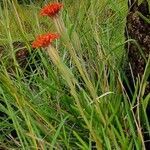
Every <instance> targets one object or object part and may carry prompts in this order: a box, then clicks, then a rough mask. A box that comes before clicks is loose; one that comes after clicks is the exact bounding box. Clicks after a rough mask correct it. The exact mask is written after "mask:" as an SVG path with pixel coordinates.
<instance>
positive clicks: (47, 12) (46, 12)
mask: <svg viewBox="0 0 150 150" xmlns="http://www.w3.org/2000/svg"><path fill="white" fill-rule="evenodd" d="M62 7H63V4H61V3H52V4H48V5H46V6H45V7H43V8H42V9H41V12H40V15H41V16H49V17H55V16H56V15H57V14H58V12H59V11H60V9H61V8H62Z"/></svg>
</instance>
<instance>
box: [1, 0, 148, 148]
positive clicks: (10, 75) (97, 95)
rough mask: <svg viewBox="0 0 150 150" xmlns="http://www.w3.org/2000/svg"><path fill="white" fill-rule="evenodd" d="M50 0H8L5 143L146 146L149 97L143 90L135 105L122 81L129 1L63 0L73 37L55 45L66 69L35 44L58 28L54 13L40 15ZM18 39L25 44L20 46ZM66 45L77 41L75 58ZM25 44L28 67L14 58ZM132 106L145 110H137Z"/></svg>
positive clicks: (4, 14)
mask: <svg viewBox="0 0 150 150" xmlns="http://www.w3.org/2000/svg"><path fill="white" fill-rule="evenodd" d="M48 2H49V1H42V2H41V1H34V2H31V3H30V5H29V4H28V3H27V4H25V3H24V4H22V5H19V4H18V3H17V1H16V0H12V1H11V0H3V1H2V5H1V9H0V44H1V45H2V47H4V50H3V48H2V50H1V51H2V52H1V58H0V63H1V65H0V112H1V114H0V135H1V136H0V148H1V149H6V150H7V149H9V150H10V149H23V150H29V149H33V150H34V149H37V150H38V149H40V150H46V149H53V148H55V149H71V150H72V149H75V150H76V149H85V150H86V149H91V147H93V149H94V147H97V149H108V150H111V149H121V150H131V149H133V147H136V149H137V150H138V149H139V150H140V149H142V148H143V149H144V140H143V136H142V126H141V121H144V123H145V127H146V128H148V121H147V120H148V119H147V117H146V114H145V108H146V106H147V101H148V99H149V95H148V96H147V97H145V98H142V97H141V96H139V97H138V99H139V101H140V104H139V103H137V102H136V98H137V96H138V95H139V91H138V90H136V91H135V93H134V96H133V100H132V104H131V103H130V101H129V97H128V95H127V93H126V91H125V90H124V87H123V83H122V78H124V75H123V71H122V70H123V68H124V66H123V64H124V63H125V60H126V59H125V50H124V43H125V40H124V28H125V21H126V14H127V3H126V1H124V0H76V1H73V0H64V1H62V3H63V4H64V8H63V10H62V12H61V14H60V15H61V17H62V19H63V21H64V23H65V26H66V29H67V34H68V36H69V41H65V39H64V40H61V39H60V40H58V41H56V42H55V43H53V46H54V47H56V48H57V50H58V51H59V55H60V58H61V60H62V62H63V63H62V64H63V67H64V68H65V69H66V67H67V70H65V69H64V70H65V72H62V70H61V69H60V68H59V67H58V66H56V65H55V64H53V63H52V61H51V59H50V58H49V57H48V56H47V54H46V53H45V51H42V50H40V49H37V50H33V49H32V48H31V41H33V40H34V39H35V36H36V35H38V34H42V33H46V32H49V31H53V32H56V29H55V26H54V25H53V23H52V21H51V20H50V19H49V18H45V17H40V16H39V10H40V9H41V7H42V6H43V5H44V4H46V3H48ZM18 41H19V42H23V43H24V45H23V46H22V47H20V46H14V44H13V43H14V42H18ZM65 42H69V43H70V44H71V45H72V46H73V48H74V50H75V54H76V55H75V56H72V55H70V52H69V48H68V47H67V45H66V44H65ZM22 48H25V49H28V50H29V52H30V55H29V56H28V57H27V63H26V65H25V66H24V67H21V66H20V65H19V63H18V61H17V58H16V57H15V53H16V52H17V51H18V50H20V49H22ZM76 62H79V64H78V63H76ZM10 68H11V69H10ZM10 70H11V71H10ZM68 74H69V75H68ZM70 74H71V75H70ZM72 78H73V80H75V81H76V85H73V84H72ZM143 84H144V83H143ZM139 86H140V83H138V84H137V85H136V87H137V89H138V87H139ZM141 91H142V89H141ZM136 103H137V104H136ZM135 105H136V106H135ZM133 107H137V109H138V110H139V111H138V113H137V114H134V113H133ZM148 129H149V128H148Z"/></svg>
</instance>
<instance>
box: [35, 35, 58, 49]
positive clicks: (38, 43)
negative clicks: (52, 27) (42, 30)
mask: <svg viewBox="0 0 150 150" xmlns="http://www.w3.org/2000/svg"><path fill="white" fill-rule="evenodd" d="M59 37H60V35H59V34H55V33H47V34H42V35H39V36H37V38H36V40H35V41H33V42H32V47H33V48H40V47H48V46H49V45H50V44H51V43H52V42H53V40H55V39H58V38H59Z"/></svg>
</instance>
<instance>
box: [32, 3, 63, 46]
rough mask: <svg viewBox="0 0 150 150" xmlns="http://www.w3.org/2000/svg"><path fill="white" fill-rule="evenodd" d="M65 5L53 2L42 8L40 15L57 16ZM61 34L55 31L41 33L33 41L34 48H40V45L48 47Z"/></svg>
mask: <svg viewBox="0 0 150 150" xmlns="http://www.w3.org/2000/svg"><path fill="white" fill-rule="evenodd" d="M62 7H63V4H61V3H51V4H48V5H46V6H45V7H44V8H42V10H41V12H40V15H42V16H49V17H52V18H53V17H56V16H57V14H58V13H59V11H60V9H61V8H62ZM59 37H60V36H59V34H55V33H47V34H42V35H39V36H38V37H37V38H36V40H35V41H34V42H32V47H33V48H40V47H48V46H49V45H50V44H51V43H52V42H53V40H55V39H58V38H59Z"/></svg>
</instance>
